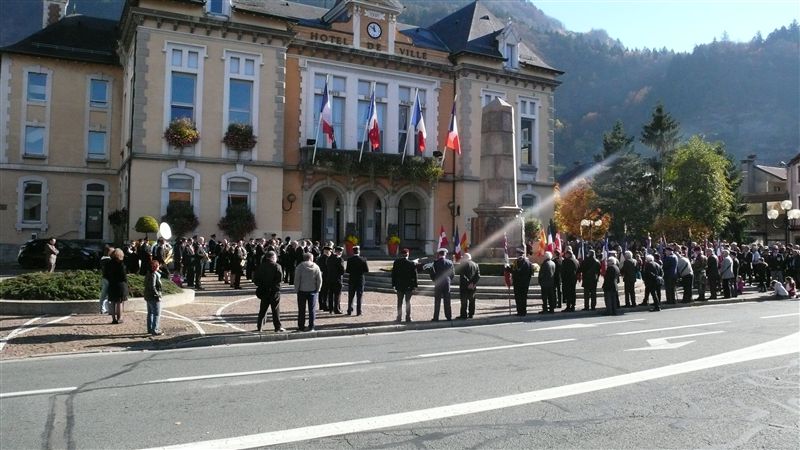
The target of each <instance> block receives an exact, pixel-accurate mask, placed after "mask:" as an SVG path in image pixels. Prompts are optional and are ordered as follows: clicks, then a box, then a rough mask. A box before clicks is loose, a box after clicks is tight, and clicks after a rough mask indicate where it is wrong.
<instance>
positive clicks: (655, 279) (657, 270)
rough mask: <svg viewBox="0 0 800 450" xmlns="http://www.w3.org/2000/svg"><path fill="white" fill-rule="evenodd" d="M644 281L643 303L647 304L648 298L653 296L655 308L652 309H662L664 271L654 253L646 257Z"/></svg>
mask: <svg viewBox="0 0 800 450" xmlns="http://www.w3.org/2000/svg"><path fill="white" fill-rule="evenodd" d="M642 281H644V302H642V304H644V305H646V304H647V299H648V298H652V299H653V308H652V309H650V311H653V312H655V311H661V285H662V284H663V283H664V271H663V270H662V269H661V265H660V264H659V263H658V262H656V260H655V257H654V256H653V255H645V257H644V265H643V266H642Z"/></svg>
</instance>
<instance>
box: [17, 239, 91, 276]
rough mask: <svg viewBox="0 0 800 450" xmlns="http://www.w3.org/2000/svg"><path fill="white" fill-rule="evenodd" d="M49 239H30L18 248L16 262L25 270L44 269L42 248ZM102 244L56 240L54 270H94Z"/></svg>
mask: <svg viewBox="0 0 800 450" xmlns="http://www.w3.org/2000/svg"><path fill="white" fill-rule="evenodd" d="M48 241H49V239H32V240H30V241H28V242H26V243H24V244H22V245H21V246H20V247H19V253H18V254H17V262H18V263H19V265H20V266H22V267H24V268H26V269H44V268H45V254H44V246H45V245H46V244H47V242H48ZM102 247H103V244H102V243H98V242H95V241H86V240H78V239H56V248H57V249H58V259H57V260H56V269H94V268H97V267H98V264H99V261H100V253H101V252H102Z"/></svg>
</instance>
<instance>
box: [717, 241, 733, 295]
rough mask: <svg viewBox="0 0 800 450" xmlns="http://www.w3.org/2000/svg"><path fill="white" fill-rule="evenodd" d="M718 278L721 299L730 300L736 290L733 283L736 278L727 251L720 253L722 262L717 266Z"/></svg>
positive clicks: (731, 260)
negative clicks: (719, 279) (719, 278)
mask: <svg viewBox="0 0 800 450" xmlns="http://www.w3.org/2000/svg"><path fill="white" fill-rule="evenodd" d="M719 276H720V277H721V278H722V298H731V296H733V291H734V289H736V286H735V285H734V281H735V280H736V276H735V275H734V272H733V259H732V258H731V255H730V252H728V250H723V251H722V262H720V264H719Z"/></svg>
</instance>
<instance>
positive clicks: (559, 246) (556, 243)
mask: <svg viewBox="0 0 800 450" xmlns="http://www.w3.org/2000/svg"><path fill="white" fill-rule="evenodd" d="M562 247H563V245H562V244H561V233H559V232H556V238H555V241H553V249H554V250H555V251H557V252H559V253H562Z"/></svg>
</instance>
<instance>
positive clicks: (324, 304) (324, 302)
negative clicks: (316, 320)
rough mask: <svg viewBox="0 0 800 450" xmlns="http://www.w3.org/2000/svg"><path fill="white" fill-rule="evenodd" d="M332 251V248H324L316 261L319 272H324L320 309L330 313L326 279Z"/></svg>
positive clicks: (320, 291)
mask: <svg viewBox="0 0 800 450" xmlns="http://www.w3.org/2000/svg"><path fill="white" fill-rule="evenodd" d="M331 250H332V249H331V248H330V247H327V246H326V247H323V248H322V254H321V255H319V256H318V257H317V260H316V261H315V262H316V263H317V265H318V266H319V270H320V271H322V287H321V288H319V309H320V311H328V312H331V308H330V307H329V306H328V282H327V280H326V278H327V273H328V257H329V256H330V255H331Z"/></svg>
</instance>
